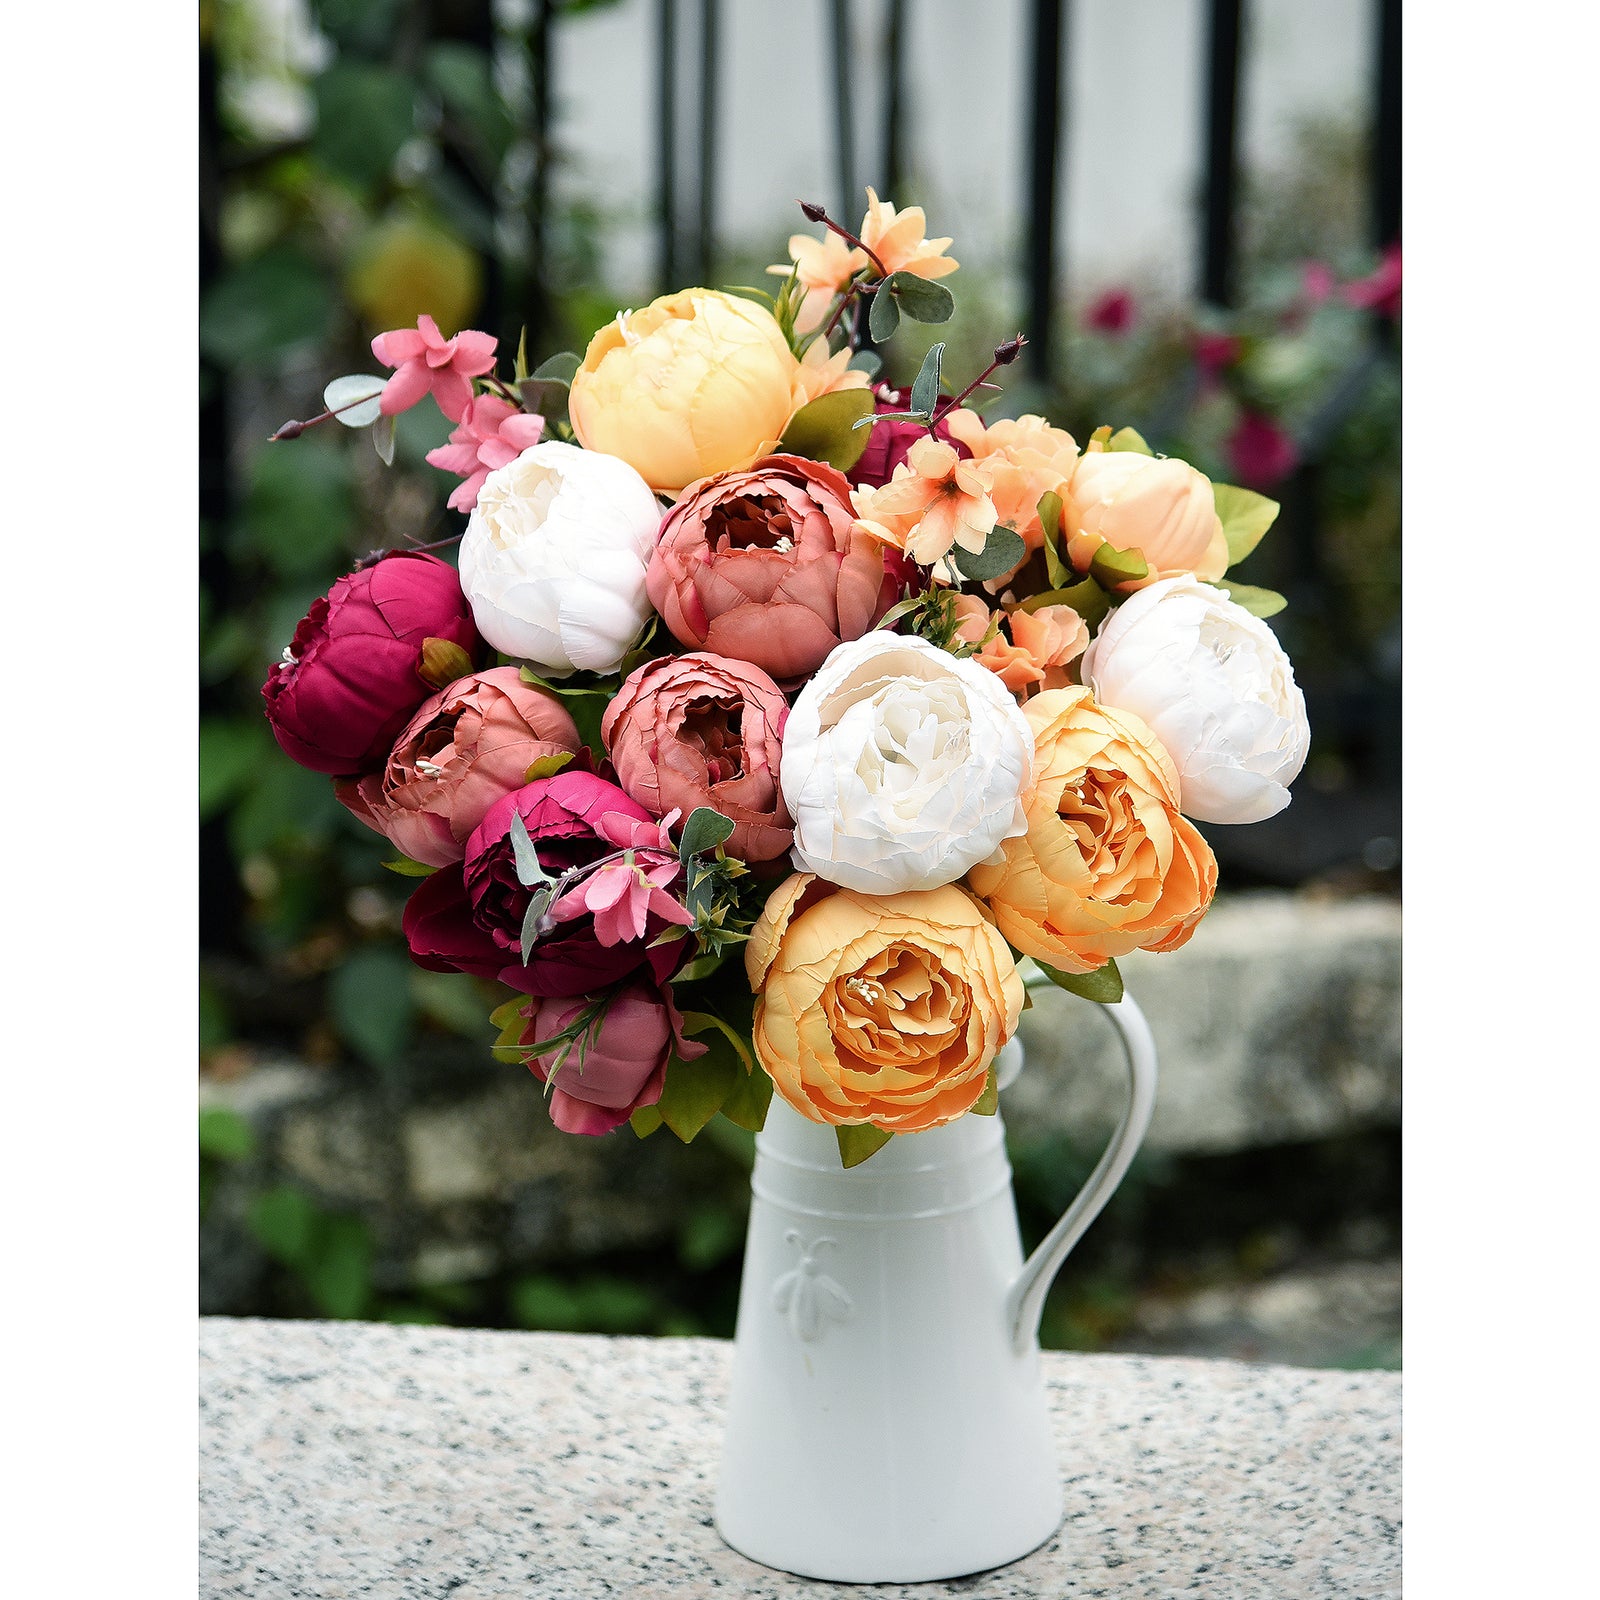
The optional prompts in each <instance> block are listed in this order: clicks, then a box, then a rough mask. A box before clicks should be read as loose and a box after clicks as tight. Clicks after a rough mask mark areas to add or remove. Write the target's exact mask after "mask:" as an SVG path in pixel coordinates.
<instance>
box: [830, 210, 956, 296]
mask: <svg viewBox="0 0 1600 1600" xmlns="http://www.w3.org/2000/svg"><path fill="white" fill-rule="evenodd" d="M927 226H928V219H927V218H926V217H925V216H924V215H923V214H922V207H921V206H907V207H906V209H905V210H904V211H896V210H895V208H894V203H893V202H892V201H889V200H880V199H879V198H878V196H877V194H876V192H875V191H873V190H872V189H868V190H867V216H866V220H865V221H864V222H863V223H862V224H861V242H862V243H863V244H864V245H866V247H867V248H868V249H869V250H871V251H872V253H873V254H874V255H875V256H877V258H878V259H879V260H880V261H881V262H882V263H883V270H884V271H885V272H886V273H889V272H909V273H912V274H914V275H915V276H916V277H919V278H945V277H948V276H949V275H950V274H951V273H952V272H954V271H955V270H956V268H957V267H958V266H959V265H960V263H959V262H956V261H952V260H951V259H950V257H949V256H947V255H946V254H945V251H946V249H948V248H949V245H950V240H949V239H926V238H924V237H923V235H924V233H925V232H926V231H927ZM841 242H842V241H841Z"/></svg>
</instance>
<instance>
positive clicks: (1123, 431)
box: [1106, 428, 1155, 456]
mask: <svg viewBox="0 0 1600 1600" xmlns="http://www.w3.org/2000/svg"><path fill="white" fill-rule="evenodd" d="M1106 449H1107V450H1132V451H1136V452H1137V453H1138V454H1139V455H1142V456H1153V455H1154V454H1155V451H1154V450H1152V449H1151V448H1150V446H1149V445H1147V444H1146V443H1145V442H1144V435H1143V434H1142V433H1140V432H1139V430H1138V429H1137V428H1118V429H1117V431H1116V432H1115V433H1114V434H1112V435H1111V437H1110V438H1109V439H1107V440H1106Z"/></svg>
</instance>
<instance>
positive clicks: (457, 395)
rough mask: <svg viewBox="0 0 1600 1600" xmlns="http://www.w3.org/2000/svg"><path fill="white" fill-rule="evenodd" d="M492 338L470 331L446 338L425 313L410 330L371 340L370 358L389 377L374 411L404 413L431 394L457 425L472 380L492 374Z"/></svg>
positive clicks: (494, 340)
mask: <svg viewBox="0 0 1600 1600" xmlns="http://www.w3.org/2000/svg"><path fill="white" fill-rule="evenodd" d="M497 343H498V340H496V339H495V337H494V335H493V334H490V333H478V332H476V331H474V330H473V329H471V328H468V329H465V330H464V331H463V332H461V333H458V334H457V335H456V336H455V338H453V339H446V338H445V337H444V335H443V334H442V333H440V332H439V325H438V323H436V322H435V321H434V320H433V318H432V317H430V316H429V315H428V314H427V313H426V312H424V313H423V314H422V315H421V316H420V317H418V318H417V325H416V327H415V328H396V329H394V330H393V331H391V332H389V333H380V334H379V335H378V337H377V338H376V339H374V340H373V341H372V353H373V355H375V356H376V357H377V358H378V359H379V360H380V361H381V362H382V363H383V364H384V366H386V367H393V368H394V369H395V373H394V376H393V377H392V378H390V379H389V381H388V382H387V383H386V384H384V386H383V394H382V395H381V396H380V397H379V401H378V406H379V409H380V410H381V411H382V412H383V414H384V416H386V417H392V416H395V415H396V414H397V413H398V412H401V411H409V410H410V409H411V407H412V406H414V405H415V404H416V403H417V402H418V401H419V400H421V399H422V398H423V397H424V396H425V395H428V394H432V396H433V397H434V399H435V400H437V401H438V402H439V409H440V410H441V411H442V412H444V414H445V415H446V416H447V417H448V418H449V419H450V420H451V421H452V422H459V421H460V420H461V417H462V414H463V413H464V412H465V411H466V409H467V406H468V405H469V404H470V403H471V400H472V380H473V379H474V378H477V377H481V376H482V375H483V374H484V373H485V372H492V371H493V370H494V349H495V345H496V344H497Z"/></svg>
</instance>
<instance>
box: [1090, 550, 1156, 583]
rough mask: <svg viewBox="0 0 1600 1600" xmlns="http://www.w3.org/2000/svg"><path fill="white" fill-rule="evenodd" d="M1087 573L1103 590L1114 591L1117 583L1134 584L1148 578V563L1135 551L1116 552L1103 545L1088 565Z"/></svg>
mask: <svg viewBox="0 0 1600 1600" xmlns="http://www.w3.org/2000/svg"><path fill="white" fill-rule="evenodd" d="M1089 572H1090V574H1091V576H1092V577H1093V578H1094V579H1095V581H1096V582H1097V583H1098V584H1099V585H1100V586H1101V588H1103V589H1115V588H1116V586H1117V585H1118V584H1119V583H1135V582H1137V581H1138V580H1139V579H1140V578H1148V577H1149V576H1150V563H1149V562H1148V561H1146V560H1145V558H1144V557H1143V556H1142V555H1141V554H1140V553H1139V552H1138V551H1137V550H1118V549H1117V548H1116V547H1115V546H1113V545H1109V544H1103V545H1101V546H1100V548H1099V549H1098V550H1096V551H1095V553H1094V558H1093V560H1091V561H1090V563H1089Z"/></svg>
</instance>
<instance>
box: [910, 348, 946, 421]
mask: <svg viewBox="0 0 1600 1600" xmlns="http://www.w3.org/2000/svg"><path fill="white" fill-rule="evenodd" d="M943 364H944V345H943V344H936V345H933V346H931V347H930V348H929V350H928V353H927V355H925V356H924V357H923V358H922V365H921V366H920V367H919V368H918V369H917V376H916V379H915V381H914V382H913V383H912V385H911V410H912V413H913V414H914V415H916V416H919V417H927V418H929V419H931V418H932V416H933V408H934V407H935V406H936V405H938V403H939V381H940V376H941V372H940V369H941V367H942V366H943Z"/></svg>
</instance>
